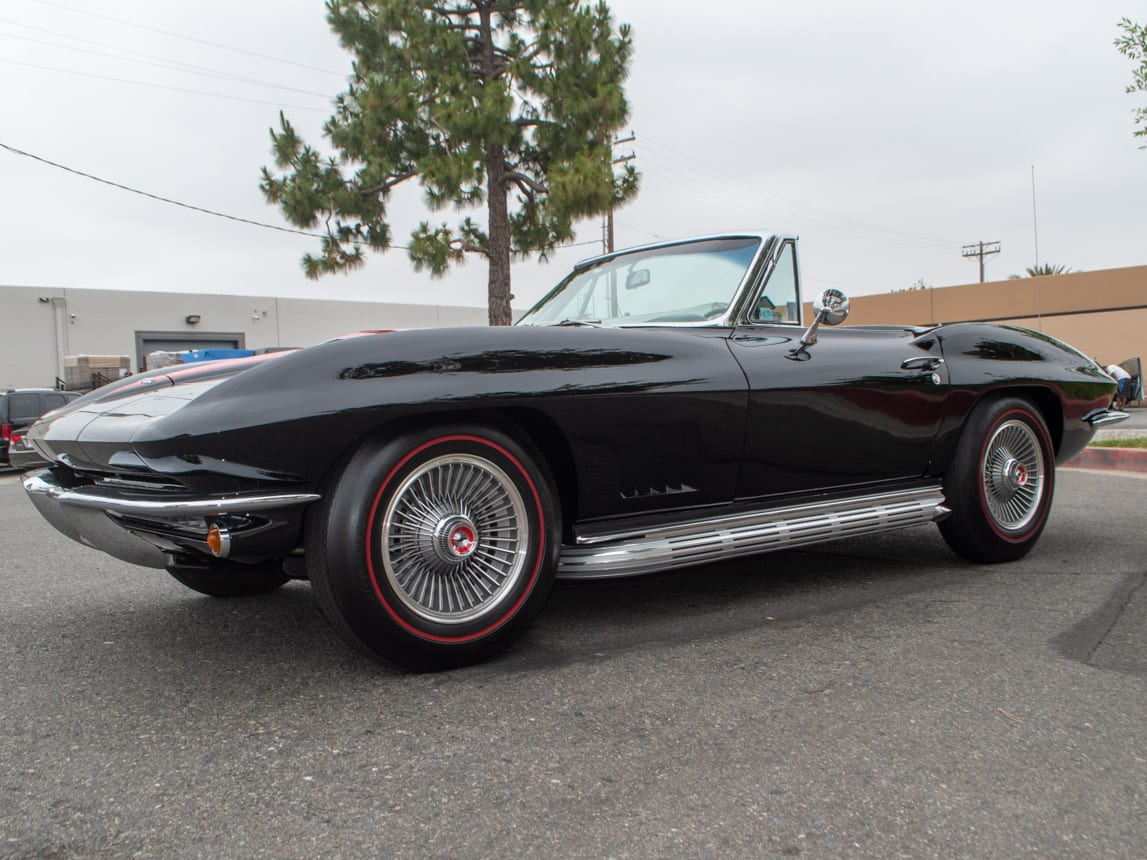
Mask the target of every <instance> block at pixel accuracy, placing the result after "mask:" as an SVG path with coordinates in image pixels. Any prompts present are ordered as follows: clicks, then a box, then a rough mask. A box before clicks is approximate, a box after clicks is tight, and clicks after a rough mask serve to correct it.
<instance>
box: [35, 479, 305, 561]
mask: <svg viewBox="0 0 1147 860" xmlns="http://www.w3.org/2000/svg"><path fill="white" fill-rule="evenodd" d="M24 489H25V490H26V491H27V493H28V498H29V499H31V500H32V503H33V504H34V505H35V506H36V509H37V510H38V511H39V512H40V514H41V515H42V516H43V517H44V519H46V520H47V521H48V522H49V523H51V524H52V525H53V526H55V528H56V529H58V530H59V531H60V532H62V533H63V534H65V535H67V536H68V537H70V538H71V539H72V540H74V541H78V542H79V543H82V544H84V545H86V546H91V547H95V548H96V549H99V550H102V551H103V552H106V553H108V554H109V555H112V556H115V557H116V558H118V559H121V560H123V561H127V562H130V563H131V564H138V565H142V566H143V567H157V568H163V567H167V565H168V562H169V559H168V557H167V554H166V553H165V552H164V551H163V550H161V549H160V548H159V547H158V546H156V545H155V544H154V543H152V542H151V541H148V540H145V539H143V538H142V537H140V536H138V535H136V534H135V533H133V532H131V531H129V530H128V529H127V528H125V526H124V525H123V524H121V523H120V522H119V520H118V519H117V518H118V517H122V516H128V517H137V518H141V519H153V520H157V521H163V520H174V519H177V518H180V517H221V516H224V515H226V514H249V513H261V512H265V511H272V510H277V509H282V508H289V507H295V506H300V505H306V504H310V503H311V502H314V501H317V500H318V499H319V498H320V497H319V496H318V495H317V494H315V493H260V494H249V495H242V494H234V495H228V496H213V497H209V498H201V499H182V500H176V499H173V500H170V501H163V500H141V499H124V498H119V497H116V496H111V495H107V494H105V493H102V492H101V491H100V490H99V489H97V488H95V487H77V488H75V489H68V488H66V487H61V486H60V485H59V484H57V483H56V482H55V481H54V479H53V477H52V474H51V473H50V472H47V471H44V472H33V473H32V474H30V475H26V476H25V477H24Z"/></svg>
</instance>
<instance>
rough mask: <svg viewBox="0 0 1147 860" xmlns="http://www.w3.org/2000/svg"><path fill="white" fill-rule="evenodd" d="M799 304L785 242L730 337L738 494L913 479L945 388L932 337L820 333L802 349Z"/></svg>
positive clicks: (899, 332)
mask: <svg viewBox="0 0 1147 860" xmlns="http://www.w3.org/2000/svg"><path fill="white" fill-rule="evenodd" d="M799 300H800V283H799V277H798V269H797V260H796V247H795V243H793V242H791V241H786V242H784V243H781V245H780V246H779V247H778V248H777V249H776V250H775V252H774V257H773V260H772V261H771V263H770V268H769V270H768V273H767V280H766V282H765V284H764V286H763V288H762V289H761V290H760V291H759V293H758V296H757V297H756V299H755V300H754V302H753V303H752V304H751V305H750V306H749V307H750V310H749V311H747V312H746V313H745V315H744V320H743V324H741V325H738V326H737V328H736V329H734V331H733V334H732V336H731V337H730V348H731V349H732V351H733V354H734V356H735V357H736V359H737V361H738V362H739V363H740V365H741V367H742V368H743V370H744V372H745V376H746V378H747V380H748V383H749V408H748V415H747V424H746V430H745V449H744V464H743V467H742V470H741V476H740V480H739V483H738V493H737V495H738V497H739V498H742V499H747V498H757V497H762V496H773V495H778V496H784V495H801V494H809V493H819V492H825V491H830V492H831V491H862V490H863V488H865V487H869V486H871V487H873V488H874V489H876V488H879V486H880V485H882V484H885V485H887V484H891V483H896V482H902V481H908V480H911V479H914V478H919V477H921V476H922V475H923V474H924V473H925V471H926V470H927V467H928V463H929V458H930V456H931V453H932V449H933V445H934V442H935V439H936V435H937V430H938V428H939V424H940V419H941V417H942V413H943V407H944V400H945V393H946V389H947V387H948V386H947V379H948V377H947V370H946V368H945V366H944V364H943V359H942V353H941V348H940V344H939V342H938V340H937V338H935V337H933V336H932V335H930V334H927V333H925V332H921V331H919V330H913V329H908V328H898V327H891V326H889V327H838V328H826V327H823V326H822V327H821V329H820V331H819V333H818V336H817V337H818V340H817V343H815V344H814V345H811V346H809V347H807V348H804V349H802V348H801V346H800V338H801V335H802V334H803V332H804V327H803V326H802V325H801V321H800V315H799V313H798V312H797V309H798V308H799V307H800V305H799Z"/></svg>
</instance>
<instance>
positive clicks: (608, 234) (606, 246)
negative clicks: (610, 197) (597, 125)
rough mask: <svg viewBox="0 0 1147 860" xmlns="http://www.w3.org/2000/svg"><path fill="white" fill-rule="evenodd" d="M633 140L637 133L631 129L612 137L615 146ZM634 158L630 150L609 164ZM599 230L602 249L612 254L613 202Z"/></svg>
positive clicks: (620, 162)
mask: <svg viewBox="0 0 1147 860" xmlns="http://www.w3.org/2000/svg"><path fill="white" fill-rule="evenodd" d="M635 140H637V135H635V134H634V133H633V132H632V131H631V132H630V133H629V137H616V138H614V139H613V146H617V145H619V144H622V143H632V142H633V141H635ZM635 158H637V154H636V153H634V152H630V153H629V155H622V156H619V157H618V158H615V159H613V161H611V162H610V163H611V164H625V162H627V161H633V159H635ZM601 232H602V237H601V245H602V249H603V250H604V251H605V253H607V254H612V253H613V203H612V202H610V204H609V212H608V213H606V216H605V219H604V220H603V221H602V225H601Z"/></svg>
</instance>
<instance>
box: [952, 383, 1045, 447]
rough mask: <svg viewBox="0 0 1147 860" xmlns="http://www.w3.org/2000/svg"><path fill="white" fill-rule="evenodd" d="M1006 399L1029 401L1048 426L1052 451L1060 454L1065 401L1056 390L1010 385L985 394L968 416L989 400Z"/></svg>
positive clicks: (1039, 386)
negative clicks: (1017, 398) (1016, 398)
mask: <svg viewBox="0 0 1147 860" xmlns="http://www.w3.org/2000/svg"><path fill="white" fill-rule="evenodd" d="M1004 397H1020V398H1023V399H1025V400H1027V401H1029V402H1030V403H1031V404H1032V405H1033V406H1034V407H1035V408H1036V409H1037V410H1038V411H1039V414H1040V417H1041V418H1042V419H1043V423H1044V424H1045V425H1046V426H1047V432H1048V436H1049V437H1050V441H1051V447H1052V450H1054V451H1055V452H1057V453H1058V452H1059V448H1060V445H1062V444H1063V401H1062V400H1061V399H1060V396H1059V395H1058V394H1057V393H1056V392H1055V391H1054V389H1051V388H1048V387H1046V386H1043V385H1010V386H1005V387H1002V388H993V389H991V390H990V391H985V392H983V393H982V394H981V395H980V396H979V397H977V398H976V399H975V400H974V401H973V402H972V404H971V408H970V409H969V410H968V414H969V415H970V414H971V413H972V410H973V409H976V408H978V407H979V406H980V405H981V404H982V403H986V402H988V401H989V400H1000V399H1001V398H1004Z"/></svg>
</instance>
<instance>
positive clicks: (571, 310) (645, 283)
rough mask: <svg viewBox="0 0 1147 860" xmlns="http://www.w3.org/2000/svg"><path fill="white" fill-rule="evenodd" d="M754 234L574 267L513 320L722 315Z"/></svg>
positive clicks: (663, 319) (673, 319)
mask: <svg viewBox="0 0 1147 860" xmlns="http://www.w3.org/2000/svg"><path fill="white" fill-rule="evenodd" d="M760 244H761V240H760V238H757V237H737V238H730V239H706V240H703V241H700V242H686V243H682V244H680V245H669V246H664V247H660V248H649V249H646V250H641V251H633V252H631V253H628V254H621V255H619V256H616V257H611V258H609V259H607V260H603V261H602V262H600V263H595V264H592V265H590V266H588V267H586V268H582V269H577V270H575V271H574V272H573V274H571V275H570V276H569V277H567V278H566V279H565V280H564V281H562V282H561V283H560V284H558V286H557V287H556V288H555V289H554V290H552V291H551V292H550V294H549V295H548V296H546V297H545V298H544V299H542V300H541V301H540V302H538V304H537V305H535V306H534V308H533V309H532V310H531V311H530V312H529V313H527V314H526V315H525V316H524V317H522V318H521V319H520V320H518V325H556V324H557V323H561V322H587V323H597V324H601V325H656V324H659V323H689V322H704V321H706V320H713V319H717V318H719V317H721V316H723V315H724V313H725V311H727V310H728V308H729V303H730V302H732V301H733V297H734V296H735V295H736V292H737V287H738V286H740V284H741V281H742V280H743V279H744V277H745V273H746V272H747V271H748V270H749V266H750V265H752V262H753V257H754V256H755V255H756V253H757V249H758V248H759V247H760Z"/></svg>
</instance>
